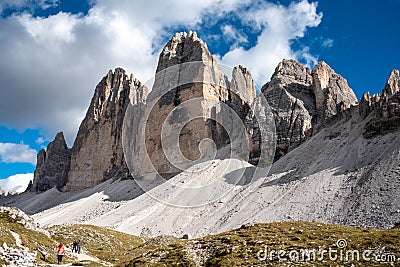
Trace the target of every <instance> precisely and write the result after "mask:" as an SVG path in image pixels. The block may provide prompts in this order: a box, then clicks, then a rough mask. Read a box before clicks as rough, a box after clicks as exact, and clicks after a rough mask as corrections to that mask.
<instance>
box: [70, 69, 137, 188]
mask: <svg viewBox="0 0 400 267" xmlns="http://www.w3.org/2000/svg"><path fill="white" fill-rule="evenodd" d="M140 88H141V87H140V82H139V81H138V80H136V79H134V77H133V75H131V76H128V75H126V73H125V71H124V70H123V69H121V68H117V69H115V71H114V72H112V71H109V72H108V74H107V75H106V76H105V77H104V78H103V79H102V80H101V81H100V83H99V84H98V85H97V87H96V90H95V94H94V96H93V98H92V101H91V103H90V106H89V109H88V111H87V113H86V116H85V118H84V120H83V121H82V123H81V126H80V127H79V131H78V134H77V137H76V139H75V142H74V145H73V147H72V150H71V165H70V169H69V173H68V182H67V183H66V186H65V190H78V189H82V188H88V187H92V186H95V185H97V184H99V183H100V182H102V181H105V180H107V179H111V178H115V177H118V178H126V177H130V173H129V170H128V167H127V165H126V163H125V159H124V153H123V149H122V141H121V138H122V137H121V134H122V123H123V118H124V115H125V110H126V107H127V105H128V104H129V101H130V99H132V101H142V98H143V92H141V91H140V90H139V89H140Z"/></svg>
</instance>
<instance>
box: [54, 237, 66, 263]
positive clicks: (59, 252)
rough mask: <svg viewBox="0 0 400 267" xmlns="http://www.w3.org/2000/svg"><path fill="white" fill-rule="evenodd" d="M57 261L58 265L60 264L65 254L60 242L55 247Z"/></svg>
mask: <svg viewBox="0 0 400 267" xmlns="http://www.w3.org/2000/svg"><path fill="white" fill-rule="evenodd" d="M56 251H57V259H58V264H61V262H62V258H63V256H64V254H65V246H64V244H63V243H61V242H60V244H59V245H58V246H57V249H56Z"/></svg>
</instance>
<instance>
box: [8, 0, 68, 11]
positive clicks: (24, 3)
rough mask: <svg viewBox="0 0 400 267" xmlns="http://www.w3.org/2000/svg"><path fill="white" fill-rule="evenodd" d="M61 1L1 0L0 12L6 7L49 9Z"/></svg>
mask: <svg viewBox="0 0 400 267" xmlns="http://www.w3.org/2000/svg"><path fill="white" fill-rule="evenodd" d="M59 3H60V1H59V0H1V1H0V14H1V13H2V11H3V10H4V9H7V8H14V9H17V10H19V9H21V8H28V9H31V10H33V9H35V8H41V9H48V8H50V7H55V6H57V5H58V4H59Z"/></svg>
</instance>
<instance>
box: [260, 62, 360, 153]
mask: <svg viewBox="0 0 400 267" xmlns="http://www.w3.org/2000/svg"><path fill="white" fill-rule="evenodd" d="M261 91H262V93H263V94H264V95H265V98H266V99H267V100H268V102H269V104H270V107H271V109H272V111H273V113H274V116H275V125H276V133H277V150H276V159H278V158H280V157H281V156H283V155H284V154H286V153H287V152H288V151H289V150H291V149H293V148H295V147H297V146H298V145H300V144H301V143H303V142H304V141H305V140H307V139H308V138H310V137H311V136H312V135H313V133H315V132H317V131H318V130H319V129H320V128H322V127H324V125H326V124H327V123H329V122H330V121H331V120H333V119H334V118H338V117H340V116H341V115H342V114H343V112H344V111H345V110H346V109H349V108H350V107H351V106H353V105H356V104H357V98H356V96H355V95H354V92H353V91H352V90H351V89H350V87H349V86H348V84H347V81H346V79H344V78H343V77H342V76H340V75H338V74H336V73H335V72H334V71H333V70H332V68H331V67H329V66H328V65H327V64H326V63H325V62H320V63H318V64H317V65H316V66H315V67H314V69H313V70H310V69H309V68H307V67H305V66H303V65H302V64H300V63H298V62H296V61H295V60H283V61H282V62H281V63H279V65H278V66H277V68H276V69H275V72H274V74H273V75H272V77H271V81H270V82H269V83H267V84H265V85H264V86H263V88H262V90H261Z"/></svg>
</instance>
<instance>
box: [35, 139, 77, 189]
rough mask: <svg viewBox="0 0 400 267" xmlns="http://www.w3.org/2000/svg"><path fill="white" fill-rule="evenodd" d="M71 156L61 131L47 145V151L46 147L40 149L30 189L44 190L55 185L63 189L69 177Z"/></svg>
mask: <svg viewBox="0 0 400 267" xmlns="http://www.w3.org/2000/svg"><path fill="white" fill-rule="evenodd" d="M70 156H71V154H70V149H69V148H68V147H67V144H66V142H65V139H64V135H63V133H62V132H60V133H58V134H57V135H56V137H55V138H54V140H53V141H52V142H50V144H49V145H48V146H47V149H46V151H45V150H44V149H42V150H40V151H39V153H38V155H37V165H36V170H35V173H34V178H33V183H32V185H30V190H32V191H37V192H43V191H46V190H48V189H50V188H52V187H54V186H56V187H57V188H58V189H61V188H62V187H63V186H64V185H65V183H66V182H67V179H68V170H69V166H70Z"/></svg>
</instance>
